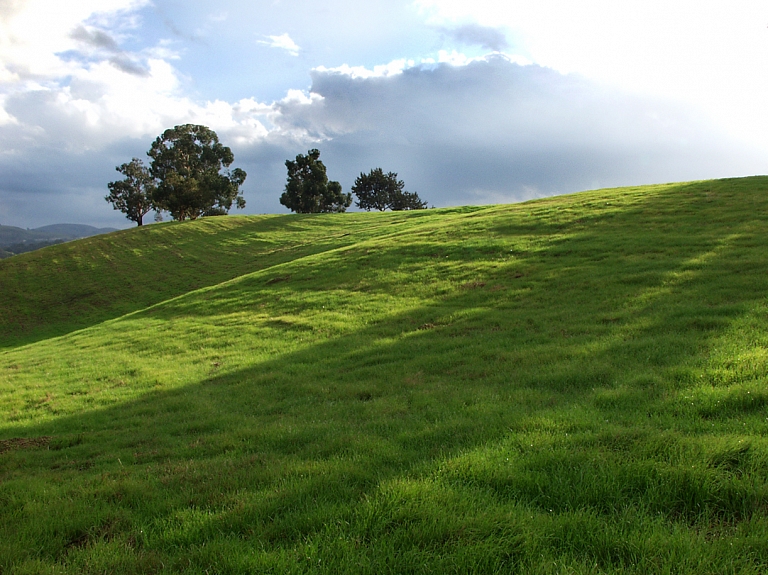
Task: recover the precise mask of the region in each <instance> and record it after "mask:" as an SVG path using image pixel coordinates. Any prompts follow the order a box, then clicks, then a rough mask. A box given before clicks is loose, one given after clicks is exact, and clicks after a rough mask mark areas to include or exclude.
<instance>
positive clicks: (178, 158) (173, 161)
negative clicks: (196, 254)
mask: <svg viewBox="0 0 768 575" xmlns="http://www.w3.org/2000/svg"><path fill="white" fill-rule="evenodd" d="M147 155H148V156H149V157H150V158H152V162H151V165H150V173H151V174H152V176H153V177H154V178H156V179H157V181H158V184H157V189H156V190H155V192H154V195H153V198H154V202H155V204H156V206H157V207H158V208H159V209H162V210H166V211H168V212H170V214H171V216H172V217H173V219H175V220H186V219H190V220H194V219H197V218H199V217H200V216H204V215H208V214H226V213H228V212H229V209H230V208H231V207H232V204H233V203H235V205H236V206H237V207H238V208H244V207H245V199H244V198H243V196H242V193H241V192H240V186H241V185H242V184H243V182H244V181H245V177H246V173H245V172H244V171H243V170H241V169H240V168H235V169H234V170H231V171H230V170H229V169H228V168H229V166H231V165H232V162H233V161H234V159H235V157H234V155H233V154H232V150H230V149H229V148H228V147H227V146H224V145H222V144H221V143H220V142H219V137H218V136H217V135H216V132H214V131H213V130H211V129H210V128H207V127H205V126H199V125H195V124H184V125H181V126H176V127H174V128H171V129H168V130H166V131H165V132H163V134H162V135H161V136H158V137H157V139H156V140H155V141H154V142H153V143H152V148H151V149H150V150H149V151H148V152H147Z"/></svg>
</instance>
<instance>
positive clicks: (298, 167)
mask: <svg viewBox="0 0 768 575" xmlns="http://www.w3.org/2000/svg"><path fill="white" fill-rule="evenodd" d="M285 167H286V168H288V181H287V182H286V184H285V192H283V195H281V196H280V203H281V204H283V205H284V206H285V207H286V208H288V209H289V210H291V211H293V212H298V213H303V214H310V213H317V212H344V211H346V210H347V208H348V207H349V205H350V204H351V203H352V194H345V193H343V192H342V191H341V184H340V183H339V182H334V181H328V175H327V174H326V170H325V164H323V162H321V161H320V151H319V150H309V151H308V152H307V155H306V156H305V155H304V154H299V155H298V156H296V160H295V161H293V162H292V161H291V160H286V161H285Z"/></svg>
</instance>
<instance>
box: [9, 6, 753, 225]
mask: <svg viewBox="0 0 768 575" xmlns="http://www.w3.org/2000/svg"><path fill="white" fill-rule="evenodd" d="M39 4H46V6H47V8H48V10H47V12H46V14H47V16H46V18H44V19H43V20H42V21H38V20H36V19H35V18H33V17H32V16H34V15H38V14H40V13H41V12H40V6H39ZM107 4H108V5H107ZM107 4H105V3H104V2H101V1H100V2H96V1H95V0H94V1H90V0H80V1H78V2H73V3H72V6H71V7H68V9H67V10H64V9H57V8H56V7H57V6H58V4H57V3H51V2H47V3H46V2H45V1H44V0H27V2H20V3H16V4H14V5H13V6H11V5H5V6H4V8H3V9H0V28H1V29H2V32H3V33H4V36H2V38H4V40H0V57H1V58H2V59H0V62H2V63H3V64H2V67H0V223H2V224H13V225H21V226H29V227H34V226H39V225H44V224H50V223H55V222H72V223H88V224H92V225H99V226H106V225H125V226H128V225H130V223H129V222H128V221H127V220H125V219H123V216H122V215H121V214H119V213H117V212H114V211H113V210H112V209H111V207H110V206H109V205H108V204H107V203H106V202H105V201H104V199H103V198H104V195H105V194H106V184H107V182H109V181H111V180H114V179H116V178H117V177H118V174H117V173H116V172H115V169H114V168H115V166H117V165H119V164H122V163H123V162H126V161H128V160H130V158H131V157H134V156H138V157H143V156H144V154H145V152H146V150H147V149H148V148H149V146H150V144H151V142H152V140H154V138H155V137H156V136H157V135H158V134H160V133H161V132H162V131H163V130H165V129H166V128H168V127H172V126H174V125H177V124H182V123H199V124H204V125H207V126H209V127H211V128H212V129H214V130H216V131H217V133H218V134H219V136H220V138H221V140H222V141H223V142H224V143H225V144H226V145H229V146H230V147H232V149H233V151H234V153H235V159H236V162H235V165H236V166H238V167H242V168H243V169H245V170H246V171H247V172H248V179H247V181H246V184H245V186H244V191H245V198H246V200H247V202H248V207H247V209H246V213H261V212H283V211H285V210H284V208H283V207H282V206H280V204H279V202H278V198H279V196H280V193H281V192H282V189H283V186H284V183H285V167H284V162H285V160H286V159H292V158H293V157H294V156H295V155H296V154H298V153H305V152H306V151H307V150H308V149H309V148H314V147H317V148H319V149H320V150H321V152H322V156H321V157H322V159H323V161H324V162H325V163H326V165H327V166H328V170H329V176H330V177H331V178H332V179H335V180H339V181H340V182H341V183H342V185H343V187H344V189H345V190H349V188H350V186H351V184H352V183H353V181H354V178H355V177H356V176H357V175H358V174H359V173H360V172H362V171H368V170H370V169H371V168H374V167H381V168H383V169H384V170H385V171H394V172H397V173H398V174H399V175H400V177H401V178H403V179H404V180H405V182H406V187H407V189H409V190H411V191H417V192H418V193H419V195H420V196H421V197H422V198H425V199H426V200H428V201H429V202H430V204H434V205H436V206H445V205H458V204H476V203H489V202H511V201H518V200H524V199H529V198H533V197H541V196H546V195H552V194H557V193H567V192H574V191H579V190H583V189H589V188H596V187H604V186H618V185H632V184H643V183H653V182H662V181H679V180H689V179H702V178H708V177H726V176H737V175H748V174H753V173H756V172H757V171H760V170H759V168H760V167H761V166H764V165H765V161H764V160H763V159H762V158H760V157H758V156H757V155H756V153H755V152H754V151H752V150H750V149H747V148H745V147H744V146H743V145H742V144H739V143H738V142H736V141H733V140H731V139H729V137H728V136H727V135H724V134H723V133H722V131H721V130H720V129H719V128H717V127H715V126H713V125H711V124H709V123H707V122H706V121H704V120H702V119H701V118H699V117H697V116H695V115H694V114H693V113H691V112H689V111H688V110H687V109H686V108H684V107H682V106H680V105H675V104H672V103H670V102H669V101H668V100H665V99H662V98H660V97H651V96H637V95H631V94H629V93H627V92H624V91H622V90H620V89H618V88H608V87H606V86H605V85H603V84H597V83H595V82H593V81H591V80H588V79H587V78H585V77H583V76H580V75H577V74H565V73H562V72H560V71H557V70H555V69H553V68H549V67H544V66H540V65H534V64H530V63H526V62H525V60H524V59H523V58H520V57H517V56H510V55H505V54H504V53H503V52H504V50H507V49H508V46H509V43H508V40H507V35H506V34H505V33H504V32H503V31H502V30H500V29H496V28H493V27H488V26H484V25H481V24H462V23H458V24H456V23H450V22H448V24H450V25H447V26H444V27H443V28H441V29H442V30H443V33H444V35H446V36H447V37H450V38H452V41H456V42H459V43H462V44H466V45H472V46H476V47H480V48H481V49H483V50H486V51H488V50H490V51H492V53H491V54H487V55H485V56H480V57H468V56H466V55H465V54H463V53H462V52H460V51H456V50H451V51H448V50H440V51H438V54H437V56H436V57H434V58H421V59H407V58H400V59H396V60H393V61H391V62H388V63H384V64H379V65H373V66H368V67H365V66H361V65H347V64H344V65H341V66H335V67H324V66H318V67H316V68H314V70H312V71H311V73H310V78H309V79H310V81H311V84H310V85H309V86H308V87H306V88H305V89H288V90H287V91H286V92H285V96H284V97H282V98H280V99H278V100H276V101H259V100H258V99H256V98H253V97H247V98H241V99H238V100H235V101H227V100H224V99H217V100H209V99H202V98H195V97H194V91H192V90H190V89H189V86H190V78H188V77H186V76H185V75H184V74H183V73H181V72H180V71H179V70H178V68H177V63H178V62H179V61H180V59H181V58H182V57H183V54H182V52H181V51H179V50H178V49H177V45H176V44H175V43H174V41H172V40H168V39H163V38H158V39H157V40H156V41H155V42H154V43H151V44H147V43H146V42H145V43H141V42H137V38H136V35H137V34H138V30H139V29H140V28H141V19H140V17H139V14H140V12H139V9H141V8H142V7H146V6H148V4H147V2H144V1H139V0H110V1H109V2H108V3H107ZM9 6H11V7H10V8H9ZM11 8H12V9H11ZM70 8H71V10H70ZM57 10H58V12H57ZM57 21H59V22H60V25H57ZM430 26H433V29H434V25H433V24H430ZM278 29H279V28H278ZM263 37H266V38H269V42H268V44H269V46H272V47H276V48H280V50H281V51H288V52H289V53H290V52H291V51H297V53H298V50H299V49H300V48H299V47H298V46H297V45H296V43H295V42H294V41H293V40H292V39H291V37H290V36H289V35H288V34H283V35H282V36H272V37H267V36H263ZM265 42H266V40H265ZM265 52H267V51H265ZM301 57H303V52H302V55H301ZM301 57H300V58H295V59H294V58H291V60H292V61H294V60H301ZM284 59H285V58H284Z"/></svg>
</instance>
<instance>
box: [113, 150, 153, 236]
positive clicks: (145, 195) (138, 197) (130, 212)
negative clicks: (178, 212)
mask: <svg viewBox="0 0 768 575" xmlns="http://www.w3.org/2000/svg"><path fill="white" fill-rule="evenodd" d="M115 169H116V170H117V171H118V172H120V173H121V174H123V175H124V176H125V178H124V179H122V180H118V181H115V182H109V183H108V184H107V187H108V188H109V194H108V195H107V196H106V197H105V198H104V199H105V200H107V201H108V202H109V203H111V204H112V205H113V206H114V208H115V209H116V210H120V211H121V212H123V213H124V214H125V217H127V218H128V219H129V220H131V221H132V222H136V223H137V224H138V225H142V224H143V223H144V216H145V215H147V213H149V212H150V211H151V210H153V209H154V202H153V199H152V197H153V194H154V192H155V189H156V186H155V180H154V178H153V177H152V175H151V174H150V173H149V170H148V169H147V167H146V166H145V165H144V163H143V162H142V161H141V160H140V159H139V158H133V159H132V160H131V161H130V162H128V163H125V164H122V165H120V166H117V167H116V168H115Z"/></svg>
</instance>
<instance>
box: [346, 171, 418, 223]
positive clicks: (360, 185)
mask: <svg viewBox="0 0 768 575" xmlns="http://www.w3.org/2000/svg"><path fill="white" fill-rule="evenodd" d="M404 187H405V183H404V182H403V180H398V179H397V174H396V173H395V172H389V173H387V174H385V173H384V171H383V170H382V169H381V168H374V169H373V170H371V172H370V173H368V174H362V173H361V174H360V175H359V176H358V177H357V179H356V180H355V183H354V185H353V186H352V192H353V193H354V194H355V196H357V202H356V205H357V207H358V208H361V209H363V210H368V211H370V210H379V211H382V212H383V211H384V210H386V209H390V210H393V211H400V210H422V209H424V208H426V207H427V203H426V202H423V201H421V198H419V195H418V194H417V193H416V192H406V191H405V190H404V189H403V188H404Z"/></svg>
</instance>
